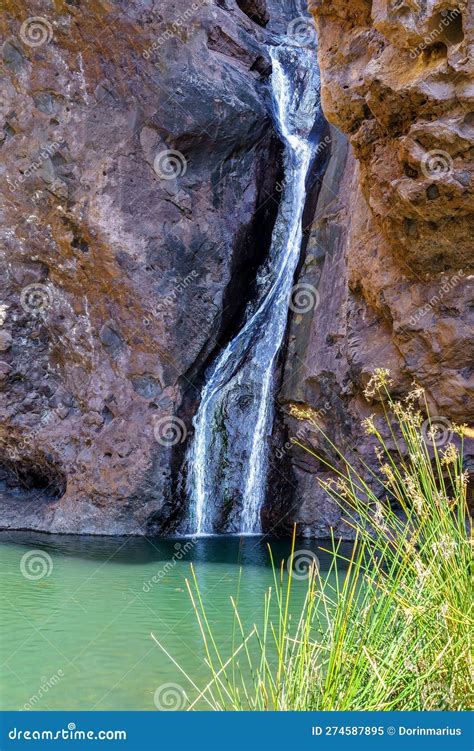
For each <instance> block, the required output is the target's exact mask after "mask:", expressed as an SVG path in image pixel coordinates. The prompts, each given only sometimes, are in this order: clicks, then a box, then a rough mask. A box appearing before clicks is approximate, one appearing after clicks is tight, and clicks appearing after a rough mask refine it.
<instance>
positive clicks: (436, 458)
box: [182, 370, 474, 710]
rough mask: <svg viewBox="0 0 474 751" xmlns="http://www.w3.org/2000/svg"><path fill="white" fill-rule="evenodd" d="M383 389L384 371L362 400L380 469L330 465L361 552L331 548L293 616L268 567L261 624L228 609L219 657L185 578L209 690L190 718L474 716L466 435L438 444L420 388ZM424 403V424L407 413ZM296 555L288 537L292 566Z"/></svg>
mask: <svg viewBox="0 0 474 751" xmlns="http://www.w3.org/2000/svg"><path fill="white" fill-rule="evenodd" d="M388 387H389V378H388V373H387V372H386V371H382V370H381V371H377V372H376V373H375V375H374V378H373V379H372V381H371V382H370V384H369V386H368V390H367V394H368V396H373V395H374V394H375V395H376V396H377V397H378V398H379V400H380V401H381V402H382V404H383V408H384V411H385V419H386V423H387V426H388V427H387V430H388V434H389V436H390V447H389V446H387V442H386V439H385V438H384V437H383V435H382V432H381V430H380V429H379V428H378V427H377V426H376V424H375V421H374V420H373V418H369V419H368V420H366V421H365V429H366V431H367V432H368V433H369V434H370V435H372V436H373V437H374V441H375V450H376V453H377V457H378V462H379V470H378V471H374V470H373V469H370V468H369V467H368V466H365V470H366V472H365V473H364V476H362V474H361V473H360V472H358V471H357V470H356V469H355V468H354V467H353V466H352V464H351V463H350V462H349V460H348V459H346V458H345V457H344V456H343V455H342V453H341V452H340V451H338V449H337V447H336V446H334V445H333V444H331V446H332V450H333V451H334V452H335V454H336V455H337V457H338V461H337V465H338V466H337V468H336V467H332V469H333V470H334V472H335V473H336V475H337V480H335V481H332V482H327V483H325V484H324V486H325V488H326V491H327V492H328V494H329V495H330V496H331V497H332V498H333V499H335V500H336V501H337V503H339V504H340V505H341V507H342V508H343V509H344V511H345V515H346V518H347V520H348V522H349V524H351V525H352V526H353V527H354V529H355V531H356V543H355V545H354V548H353V552H352V554H351V556H350V557H349V558H348V559H346V558H343V556H342V554H341V553H340V548H339V546H338V543H337V542H336V541H335V540H333V542H332V546H331V553H332V564H331V567H330V571H329V572H326V574H325V575H324V576H323V575H322V574H321V573H320V572H319V570H318V569H317V567H316V566H312V567H310V569H309V571H308V580H307V591H306V596H305V599H304V604H303V606H302V607H300V608H299V610H298V612H297V613H296V618H295V608H294V607H292V591H293V588H294V584H293V576H292V575H291V573H290V574H289V575H288V574H287V570H286V567H285V566H284V565H283V564H282V565H281V567H280V568H277V566H276V565H275V563H274V561H273V560H272V564H273V571H274V586H273V587H271V588H270V589H269V590H268V591H267V592H266V594H265V596H264V601H263V605H262V624H261V625H260V626H259V625H257V624H254V625H253V628H252V629H250V631H248V632H247V631H246V630H245V628H244V625H243V623H242V620H241V618H240V615H239V611H238V603H237V602H236V601H234V600H232V607H233V609H234V615H235V621H234V627H235V634H234V640H233V647H232V649H231V651H230V655H228V656H223V655H222V654H221V652H220V649H219V646H218V644H217V643H216V640H215V638H214V636H213V633H212V628H211V626H210V623H209V620H208V618H207V615H206V607H205V603H204V602H203V600H202V597H201V594H200V590H199V584H198V580H197V577H196V575H195V572H194V570H193V571H192V579H191V582H187V586H188V590H189V593H190V596H191V601H192V604H193V607H194V610H195V613H196V618H197V620H198V623H199V627H200V630H201V635H202V639H203V644H204V649H205V654H206V662H207V665H208V667H209V681H208V683H207V684H206V685H205V686H203V687H202V688H201V690H200V691H199V695H198V698H197V699H196V700H195V701H194V702H193V703H192V704H191V705H190V708H191V709H194V708H196V707H199V706H202V705H203V704H205V705H206V706H207V708H209V707H211V708H213V709H216V710H246V709H251V710H252V709H253V710H435V709H446V710H448V709H449V710H467V709H470V708H472V707H473V704H474V702H473V692H472V685H473V677H474V660H473V653H472V642H473V625H474V614H473V606H472V573H473V568H472V544H471V543H472V541H471V539H470V535H471V529H472V525H471V520H470V518H469V515H468V508H467V502H466V491H467V479H468V478H467V473H466V472H464V471H463V461H462V454H463V445H462V444H463V433H464V428H463V427H459V426H452V430H453V435H454V433H455V432H456V433H457V434H458V436H459V441H458V443H459V446H455V444H454V443H453V442H449V443H447V444H445V445H443V446H442V447H440V446H438V445H437V440H436V438H437V435H436V425H435V424H434V423H433V424H432V423H431V420H430V417H429V412H428V407H427V404H426V402H425V401H424V394H423V392H422V390H421V389H418V388H415V389H414V390H413V391H412V392H411V393H410V394H409V395H408V397H407V398H406V399H405V401H404V402H395V401H394V400H393V399H392V397H391V396H390V393H389V391H388ZM420 400H422V401H423V402H424V405H423V411H424V412H425V413H426V414H428V417H427V418H426V419H425V418H424V416H423V414H422V412H421V411H419V409H417V407H415V405H416V404H417V402H419V401H420ZM299 416H300V417H303V418H304V417H305V416H304V415H299ZM306 419H312V420H313V419H314V418H312V417H309V418H306ZM314 425H315V426H316V427H318V425H317V423H316V421H314ZM326 440H328V439H326ZM394 446H395V450H394V448H393V447H394ZM318 458H319V459H320V460H321V457H318ZM368 478H369V479H368ZM294 548H295V538H293V545H292V552H291V556H292V557H293V556H294V555H295V550H294ZM291 563H292V561H290V565H289V566H288V569H289V570H290V572H291V568H292V567H291ZM341 564H343V568H344V573H342V572H341V570H340V569H341ZM182 672H184V671H182ZM190 680H191V679H190ZM191 682H192V680H191ZM193 685H194V684H193Z"/></svg>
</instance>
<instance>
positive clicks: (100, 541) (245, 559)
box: [0, 532, 329, 710]
mask: <svg viewBox="0 0 474 751" xmlns="http://www.w3.org/2000/svg"><path fill="white" fill-rule="evenodd" d="M270 542H271V548H272V552H273V556H274V559H275V561H277V562H278V563H279V562H280V561H281V560H286V558H287V556H288V554H289V551H290V541H289V540H272V541H270ZM268 543H269V541H268V539H265V538H260V537H246V538H239V537H213V538H199V539H197V540H196V541H193V540H190V539H188V540H186V539H180V540H176V539H174V540H173V539H166V540H165V539H162V538H153V539H144V538H111V537H75V536H62V535H43V534H40V533H31V532H15V533H11V532H0V561H1V564H2V572H3V586H2V591H1V601H0V623H1V626H0V629H1V632H0V658H1V662H2V665H3V669H2V679H1V681H2V682H1V687H0V695H1V702H2V708H4V709H22V708H24V707H25V705H26V708H27V709H29V708H36V709H96V710H100V709H149V710H154V709H156V707H155V703H154V696H155V692H156V691H157V689H158V688H159V687H160V686H162V685H163V684H165V683H168V682H171V683H176V684H178V685H181V686H182V687H183V689H185V691H186V693H187V695H188V696H189V697H190V698H191V699H192V698H193V696H194V695H195V692H193V690H192V688H190V687H189V685H188V684H187V683H186V680H185V679H184V677H183V676H181V675H180V674H179V672H178V671H177V669H176V668H175V667H174V666H173V664H172V662H171V661H170V660H169V658H168V657H166V656H165V655H164V654H163V653H162V652H161V650H160V649H159V648H158V647H157V646H156V644H155V643H154V642H153V640H152V639H151V636H150V634H151V632H153V633H154V634H155V635H156V637H157V638H158V639H159V640H160V641H161V642H162V643H163V645H164V646H165V647H166V649H167V650H168V651H169V652H170V654H171V655H172V656H173V657H174V658H175V659H176V660H177V662H178V663H179V664H180V665H182V667H183V668H184V669H185V670H186V672H187V673H188V674H189V675H191V676H192V677H193V679H194V680H195V682H196V683H197V684H198V685H203V684H204V682H205V681H207V679H208V672H207V668H206V666H205V664H204V662H203V652H202V648H201V637H200V633H199V629H198V625H197V623H196V620H195V616H194V613H193V610H192V606H191V603H190V600H189V595H188V593H187V591H186V585H185V579H186V578H187V577H189V573H190V568H189V564H190V563H191V562H192V563H193V564H194V566H195V569H196V574H197V577H198V580H199V583H200V587H201V590H202V593H203V596H204V598H205V600H206V605H207V607H208V616H209V620H210V622H211V624H212V626H213V628H214V629H215V631H216V634H217V638H218V641H219V645H220V647H221V648H222V651H223V654H225V655H226V656H227V655H228V654H230V650H231V643H232V628H231V626H232V610H231V606H230V600H229V598H230V596H232V595H235V594H236V592H237V587H238V583H239V572H240V570H241V569H242V574H241V577H240V593H239V610H240V612H241V614H242V617H243V620H244V622H245V624H246V625H247V626H249V625H250V626H251V625H252V624H253V622H254V621H257V622H259V621H260V619H261V612H262V606H261V604H262V594H263V592H264V590H265V589H266V588H267V587H268V586H269V585H270V584H271V583H272V570H271V563H270V556H269V553H268V547H267V546H268ZM321 547H323V548H324V547H329V544H328V545H325V544H324V543H321V542H319V543H317V542H316V541H308V540H299V541H297V545H296V548H297V549H300V550H301V549H305V550H310V551H312V552H313V553H314V554H316V555H317V556H318V558H319V561H320V567H321V570H323V571H324V570H327V568H328V566H329V556H328V554H327V553H324V552H323V551H322V550H321ZM32 551H34V552H32ZM305 586H306V584H305V581H304V580H301V581H300V580H297V581H295V604H297V602H298V601H301V600H302V598H303V597H304V591H305Z"/></svg>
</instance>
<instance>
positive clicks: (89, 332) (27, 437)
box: [0, 0, 299, 533]
mask: <svg viewBox="0 0 474 751" xmlns="http://www.w3.org/2000/svg"><path fill="white" fill-rule="evenodd" d="M298 7H299V3H296V2H295V3H290V4H289V5H288V8H287V9H286V10H285V11H282V9H281V8H279V7H277V4H276V3H272V2H269V3H267V2H260V1H259V0H255V2H252V1H250V0H249V1H248V2H247V0H239V1H238V2H236V1H235V0H229V1H228V2H222V1H220V2H216V3H214V2H208V1H207V0H196V2H194V3H190V4H188V3H186V4H184V3H181V2H173V0H164V2H159V3H158V2H150V1H148V0H140V2H135V3H132V4H130V3H128V2H114V3H112V2H105V1H104V2H100V1H98V2H91V3H88V4H87V8H85V7H84V8H83V7H81V6H80V4H79V3H76V2H59V1H58V2H55V3H54V6H53V5H52V4H51V3H50V2H47V1H46V0H44V1H42V0H37V1H35V0H31V1H30V2H29V3H28V8H27V9H25V8H24V7H20V6H19V5H18V4H17V3H15V2H13V1H11V2H10V1H9V0H7V2H6V12H4V14H3V15H2V22H1V23H2V26H1V34H2V39H3V45H2V55H1V81H2V89H1V97H2V98H1V102H0V104H1V108H0V116H1V126H2V129H1V130H0V146H1V152H2V167H1V169H2V187H1V190H2V204H1V214H2V216H1V224H0V226H1V229H0V232H1V234H2V251H1V257H2V290H1V329H0V350H1V353H0V354H1V357H0V360H1V362H0V380H1V386H0V388H1V403H0V408H1V421H0V426H1V433H0V438H1V457H0V461H1V474H0V482H1V489H2V491H3V492H2V496H1V498H2V500H1V505H2V510H1V515H0V521H1V523H2V525H4V526H26V527H32V528H40V529H48V530H51V531H57V532H84V533H86V532H94V533H142V532H145V531H147V530H148V529H149V528H150V525H152V526H153V528H156V529H161V530H166V529H168V528H170V527H172V525H173V521H174V519H175V518H176V517H177V516H178V515H179V512H180V500H179V497H178V496H177V495H176V494H175V488H176V483H175V480H176V473H177V470H178V466H179V460H180V455H179V449H180V447H182V446H183V445H184V443H185V440H186V436H187V432H188V430H189V427H190V420H191V415H192V412H193V408H194V407H193V405H194V403H195V401H196V398H197V396H198V394H199V389H200V385H201V381H202V375H203V369H204V367H205V365H206V363H207V362H208V361H209V358H210V357H211V356H212V355H213V353H214V352H215V351H216V350H217V348H218V347H219V345H220V344H221V343H222V342H223V341H226V340H227V338H228V336H229V334H230V332H231V331H232V330H234V329H235V326H236V325H237V324H238V321H239V317H240V315H241V313H242V310H243V307H244V305H245V303H246V301H247V300H248V299H249V297H250V296H251V294H252V284H251V283H252V280H253V278H254V276H255V271H256V268H257V266H258V265H259V263H260V261H261V260H262V258H264V256H265V253H266V251H267V248H268V244H269V240H270V233H271V227H272V222H273V218H274V215H275V210H276V207H277V205H278V197H279V193H278V191H277V190H276V186H277V182H278V179H279V170H280V166H279V165H280V145H279V141H278V139H277V137H276V136H275V134H274V132H273V129H272V126H271V122H270V118H269V116H268V108H267V106H266V96H267V93H266V92H267V89H266V79H267V77H268V75H269V65H268V62H269V61H268V59H267V57H266V51H265V47H264V44H263V42H264V41H265V38H266V35H267V34H268V33H272V32H273V31H279V30H281V29H282V28H285V26H286V25H287V24H288V21H289V20H290V19H291V18H292V17H293V14H294V13H296V12H297V10H298Z"/></svg>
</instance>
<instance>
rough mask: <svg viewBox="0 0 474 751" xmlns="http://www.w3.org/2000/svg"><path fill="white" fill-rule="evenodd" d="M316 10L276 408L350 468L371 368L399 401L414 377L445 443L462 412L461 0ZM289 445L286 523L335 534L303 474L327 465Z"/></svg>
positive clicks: (465, 252)
mask: <svg viewBox="0 0 474 751" xmlns="http://www.w3.org/2000/svg"><path fill="white" fill-rule="evenodd" d="M312 10H313V11H314V15H315V18H316V21H317V25H318V32H319V63H320V68H321V77H322V102H323V108H324V112H325V115H326V117H327V118H328V120H329V121H330V122H331V123H333V124H334V126H336V128H337V129H338V130H337V131H336V130H334V131H333V141H332V145H331V147H330V148H331V162H330V165H329V168H328V171H327V173H326V178H325V181H324V186H323V191H322V193H321V195H320V200H319V204H318V208H317V216H316V220H315V223H314V225H313V230H312V236H311V239H310V243H309V246H308V252H307V256H306V261H305V264H304V267H303V269H302V272H301V275H300V279H299V280H298V283H299V284H300V285H309V287H310V288H312V289H313V291H314V292H316V289H317V294H313V303H317V304H316V305H315V304H312V305H311V304H310V305H307V306H306V308H305V307H304V306H303V309H302V313H301V315H295V316H294V317H293V321H292V324H291V327H290V351H289V356H288V358H287V365H286V374H285V379H284V384H283V386H282V390H281V394H280V401H281V411H282V412H283V413H284V414H285V413H286V415H287V417H286V423H287V426H288V431H289V434H290V435H293V436H294V435H297V436H298V437H299V438H300V439H303V442H305V441H306V442H308V443H310V444H311V445H313V446H314V447H315V448H317V450H318V451H323V453H324V448H323V446H322V444H321V440H320V439H319V438H318V436H317V434H316V431H315V430H311V428H310V425H309V423H308V422H307V421H305V420H302V421H297V420H295V419H293V418H291V417H290V416H289V415H288V411H289V407H290V405H291V404H295V403H296V404H299V405H304V406H306V407H309V408H311V409H312V410H313V414H314V415H316V417H317V419H318V420H319V422H320V424H321V425H322V426H323V427H324V428H325V429H326V430H327V431H328V433H329V434H330V435H331V437H332V438H333V440H334V441H335V442H336V443H337V444H338V445H340V446H342V447H343V448H344V450H345V451H346V452H347V453H348V454H349V455H351V457H352V458H353V460H354V461H355V462H356V463H357V462H358V461H359V460H360V459H364V460H365V461H368V462H369V464H372V463H373V460H374V459H375V457H374V456H373V453H372V449H371V447H370V445H369V443H368V441H367V438H366V437H365V436H364V435H363V434H361V429H360V420H361V419H362V418H363V417H366V416H367V415H368V414H370V413H376V414H379V413H380V409H379V408H378V407H377V405H376V404H367V402H366V400H365V399H364V398H363V396H362V390H363V388H364V386H365V385H366V383H367V380H368V378H369V375H370V373H371V372H372V371H373V370H374V368H376V367H386V368H389V369H390V370H391V373H392V378H393V380H394V382H395V383H396V385H397V389H398V392H399V394H400V395H402V394H403V393H406V391H407V390H408V389H409V387H410V384H411V383H412V381H414V380H416V381H417V382H418V383H419V384H420V385H421V386H423V387H424V388H425V389H426V393H427V397H428V401H429V404H430V407H431V412H432V414H433V415H434V416H436V417H437V421H438V424H439V426H440V440H441V441H442V442H447V441H448V440H450V438H451V437H452V434H450V431H449V428H448V423H449V421H450V420H454V421H456V422H458V423H469V422H470V421H472V418H473V411H474V402H473V398H472V396H473V387H474V383H473V378H472V362H473V340H472V330H473V329H472V316H471V317H470V314H472V276H470V274H472V263H473V255H472V230H473V200H474V175H473V173H474V162H473V138H474V105H473V94H474V89H473V82H474V81H473V66H474V56H473V48H474V25H473V15H472V6H469V5H467V4H465V3H456V2H450V1H449V0H447V1H446V2H444V1H441V0H440V2H435V3H426V2H421V1H420V2H416V1H415V2H396V3H392V2H387V0H374V2H368V0H347V2H346V1H345V0H328V1H327V2H326V0H313V3H312ZM339 131H340V132H342V133H343V134H345V136H346V137H347V141H346V139H345V138H344V137H343V136H342V135H341V133H340V132H339ZM471 424H472V422H471ZM471 437H472V433H471ZM471 451H472V449H471ZM468 454H469V448H468ZM288 455H290V456H291V464H292V467H293V472H294V483H293V484H294V498H293V505H292V512H291V513H290V514H289V517H288V519H289V520H290V521H291V520H292V518H294V514H296V517H297V518H298V519H299V521H300V522H301V528H302V529H303V530H304V531H306V532H307V533H316V534H320V535H324V534H327V533H328V532H329V527H330V526H334V527H335V528H336V529H339V530H340V531H341V532H343V533H344V532H347V530H345V529H344V527H343V525H342V524H341V522H340V512H339V510H338V509H337V508H335V507H334V505H333V504H331V503H329V502H328V500H327V498H326V497H325V495H324V493H323V492H322V491H321V490H320V489H319V488H318V483H317V482H315V477H316V476H317V477H320V478H321V477H325V472H324V466H323V464H319V463H318V462H317V461H310V460H309V457H308V455H307V454H305V453H304V452H302V451H300V450H298V449H295V448H294V447H291V448H290V447H289V446H286V447H283V451H282V448H281V447H280V448H277V449H276V452H275V459H276V460H278V459H281V460H282V461H285V460H287V458H288ZM468 459H469V456H468Z"/></svg>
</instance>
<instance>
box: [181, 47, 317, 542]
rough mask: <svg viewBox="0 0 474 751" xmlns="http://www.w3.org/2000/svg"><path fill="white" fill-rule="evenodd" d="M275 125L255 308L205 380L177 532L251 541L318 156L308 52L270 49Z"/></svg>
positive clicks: (313, 74)
mask: <svg viewBox="0 0 474 751" xmlns="http://www.w3.org/2000/svg"><path fill="white" fill-rule="evenodd" d="M270 55H271V59H272V64H273V67H272V76H271V88H272V94H273V102H274V108H273V109H274V119H275V125H276V127H277V129H278V131H279V133H280V136H281V138H282V141H283V144H284V175H285V179H284V185H283V189H282V195H281V201H280V205H279V210H278V215H277V219H276V222H275V227H274V230H273V235H272V243H271V248H270V252H269V256H268V260H267V263H266V265H265V267H264V269H263V271H262V273H260V274H259V277H258V279H257V283H258V292H257V296H256V300H255V301H254V303H253V304H252V305H250V306H249V308H248V310H247V312H246V317H245V322H244V324H243V326H242V328H241V329H240V331H239V333H238V334H237V335H236V336H235V337H234V338H233V339H232V340H231V341H230V342H229V344H228V345H227V346H226V347H225V348H224V349H223V350H222V352H221V353H220V355H219V356H218V357H217V359H216V360H215V362H214V364H213V365H212V366H211V368H210V369H209V371H208V373H207V374H206V383H205V386H204V388H203V391H202V398H201V404H200V406H199V409H198V412H197V414H196V416H195V418H194V428H195V432H194V438H193V441H192V443H191V445H190V448H189V450H188V454H187V457H186V461H187V493H188V498H189V501H190V511H189V517H188V520H187V529H186V531H187V532H189V533H193V534H198V535H206V534H212V533H214V532H215V531H217V530H219V531H223V530H226V531H232V532H240V533H242V534H255V533H259V532H260V531H261V522H260V510H261V506H262V503H263V500H264V497H265V489H266V479H267V463H268V458H267V448H268V446H267V443H268V438H269V437H270V434H271V430H272V425H273V416H274V414H273V413H274V410H273V390H274V376H275V362H276V358H277V355H278V352H279V350H280V347H281V345H282V342H283V338H284V335H285V329H286V323H287V317H288V307H289V304H290V298H291V292H292V285H293V278H294V274H295V271H296V267H297V264H298V259H299V256H300V250H301V242H302V218H303V211H304V206H305V198H306V179H307V177H308V173H309V170H310V167H311V164H312V161H313V158H314V156H315V153H316V151H317V143H316V142H315V141H316V139H315V138H314V137H313V134H312V132H313V129H314V125H315V122H316V120H317V117H318V114H319V75H318V69H317V63H316V56H315V50H314V48H313V49H306V48H303V47H300V46H296V45H294V44H293V45H292V44H290V43H283V44H280V45H279V46H275V47H271V48H270Z"/></svg>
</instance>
